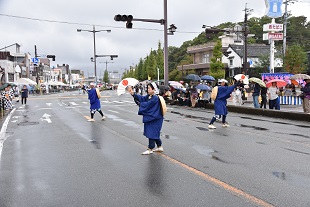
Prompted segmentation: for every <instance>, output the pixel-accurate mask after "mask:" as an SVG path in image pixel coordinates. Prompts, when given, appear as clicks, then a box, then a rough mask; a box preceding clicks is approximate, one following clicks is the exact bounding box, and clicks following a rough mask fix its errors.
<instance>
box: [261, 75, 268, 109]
mask: <svg viewBox="0 0 310 207" xmlns="http://www.w3.org/2000/svg"><path fill="white" fill-rule="evenodd" d="M264 83H265V84H266V83H267V80H266V79H265V80H264ZM260 95H261V96H262V101H261V103H260V108H263V106H264V109H266V104H267V88H266V87H261V90H260Z"/></svg>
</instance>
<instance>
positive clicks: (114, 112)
mask: <svg viewBox="0 0 310 207" xmlns="http://www.w3.org/2000/svg"><path fill="white" fill-rule="evenodd" d="M108 111H110V112H113V113H116V114H119V112H118V111H113V110H108Z"/></svg>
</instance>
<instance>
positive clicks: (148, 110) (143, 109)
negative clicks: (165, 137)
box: [127, 83, 164, 155]
mask: <svg viewBox="0 0 310 207" xmlns="http://www.w3.org/2000/svg"><path fill="white" fill-rule="evenodd" d="M127 90H128V92H129V93H130V94H131V95H132V96H133V97H134V100H135V102H136V103H137V105H138V106H139V111H138V114H139V115H142V116H143V119H142V122H143V123H144V130H143V135H144V136H146V138H148V139H149V145H148V149H147V150H146V151H145V152H142V153H141V154H142V155H149V154H153V152H163V151H164V149H163V147H162V141H161V139H160V131H161V128H162V125H163V120H164V117H163V114H162V112H161V107H160V100H159V97H158V96H157V95H156V94H158V88H157V85H156V84H155V83H149V84H147V92H148V94H147V95H146V96H141V95H139V94H136V93H134V91H133V89H132V87H128V89H127ZM155 144H156V145H157V148H156V149H154V148H155Z"/></svg>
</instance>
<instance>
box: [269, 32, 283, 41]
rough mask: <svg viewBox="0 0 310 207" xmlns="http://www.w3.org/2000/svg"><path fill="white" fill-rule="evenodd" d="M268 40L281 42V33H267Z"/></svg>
mask: <svg viewBox="0 0 310 207" xmlns="http://www.w3.org/2000/svg"><path fill="white" fill-rule="evenodd" d="M268 39H273V40H283V33H268Z"/></svg>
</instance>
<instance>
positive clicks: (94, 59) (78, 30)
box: [77, 25, 111, 82]
mask: <svg viewBox="0 0 310 207" xmlns="http://www.w3.org/2000/svg"><path fill="white" fill-rule="evenodd" d="M83 31H84V32H92V33H93V37H94V57H93V58H91V61H92V62H94V70H95V82H97V64H96V57H98V56H97V55H96V33H97V32H111V30H109V29H108V30H96V29H95V25H94V26H93V30H84V29H77V32H83Z"/></svg>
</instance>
